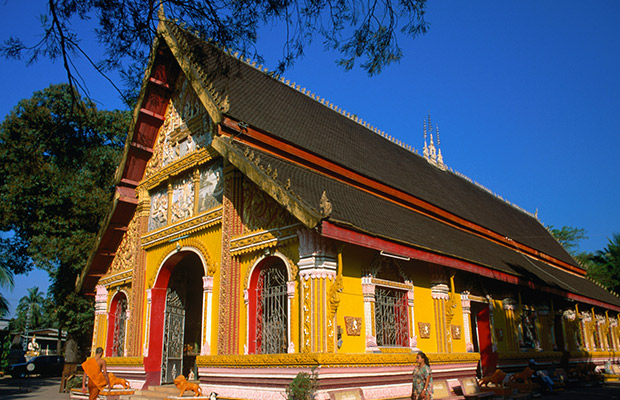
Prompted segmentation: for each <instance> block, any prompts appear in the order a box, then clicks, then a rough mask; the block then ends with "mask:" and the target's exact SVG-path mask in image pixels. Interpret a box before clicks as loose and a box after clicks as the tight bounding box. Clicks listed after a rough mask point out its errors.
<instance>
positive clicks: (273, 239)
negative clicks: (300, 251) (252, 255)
mask: <svg viewBox="0 0 620 400" xmlns="http://www.w3.org/2000/svg"><path fill="white" fill-rule="evenodd" d="M300 226H301V224H295V225H291V226H286V227H282V228H276V229H272V230H269V231H259V232H253V233H252V234H244V235H242V236H239V237H236V238H233V239H232V240H231V243H230V251H231V253H232V254H234V255H238V254H243V253H248V252H250V251H256V250H261V249H265V248H271V247H275V246H277V245H281V244H283V243H284V242H287V241H290V240H292V239H296V238H297V233H296V232H297V230H298V229H299V227H300Z"/></svg>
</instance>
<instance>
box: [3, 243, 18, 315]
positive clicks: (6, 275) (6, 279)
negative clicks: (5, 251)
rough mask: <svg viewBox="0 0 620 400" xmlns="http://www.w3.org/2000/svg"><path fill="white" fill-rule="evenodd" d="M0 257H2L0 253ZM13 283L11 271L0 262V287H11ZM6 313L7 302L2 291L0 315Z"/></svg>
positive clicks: (7, 309)
mask: <svg viewBox="0 0 620 400" xmlns="http://www.w3.org/2000/svg"><path fill="white" fill-rule="evenodd" d="M0 257H2V255H1V254H0ZM14 284H15V282H14V281H13V272H12V271H11V270H10V269H9V268H8V267H7V266H6V265H3V264H1V263H0V288H5V289H12V288H13V285H14ZM8 313H9V302H8V300H7V299H6V298H5V297H4V296H3V295H2V293H0V317H4V316H5V315H7V314H8Z"/></svg>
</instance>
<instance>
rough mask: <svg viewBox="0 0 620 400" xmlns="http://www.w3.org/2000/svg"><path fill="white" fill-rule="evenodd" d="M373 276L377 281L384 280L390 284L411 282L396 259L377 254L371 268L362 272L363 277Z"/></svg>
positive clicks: (365, 268)
mask: <svg viewBox="0 0 620 400" xmlns="http://www.w3.org/2000/svg"><path fill="white" fill-rule="evenodd" d="M368 275H370V276H372V277H373V278H375V279H382V280H385V281H389V282H401V283H404V282H407V281H411V279H410V277H409V276H408V274H407V273H406V272H405V270H404V269H403V267H402V264H401V263H400V262H399V261H398V260H396V259H394V258H389V257H385V256H382V255H381V254H379V253H377V254H376V255H375V257H374V258H373V260H372V262H371V263H370V265H369V266H366V267H364V268H363V270H362V276H368Z"/></svg>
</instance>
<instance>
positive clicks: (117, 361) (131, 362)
mask: <svg viewBox="0 0 620 400" xmlns="http://www.w3.org/2000/svg"><path fill="white" fill-rule="evenodd" d="M105 361H106V364H108V366H110V365H114V366H115V365H119V366H123V367H142V368H144V357H106V358H105Z"/></svg>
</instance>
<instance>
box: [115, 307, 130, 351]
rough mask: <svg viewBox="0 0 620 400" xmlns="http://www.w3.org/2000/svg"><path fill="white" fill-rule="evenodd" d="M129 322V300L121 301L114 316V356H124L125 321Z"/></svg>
mask: <svg viewBox="0 0 620 400" xmlns="http://www.w3.org/2000/svg"><path fill="white" fill-rule="evenodd" d="M126 320H127V299H126V298H122V299H119V300H118V302H117V303H116V313H115V314H114V339H113V341H112V356H114V357H122V356H124V349H125V321H126Z"/></svg>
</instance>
